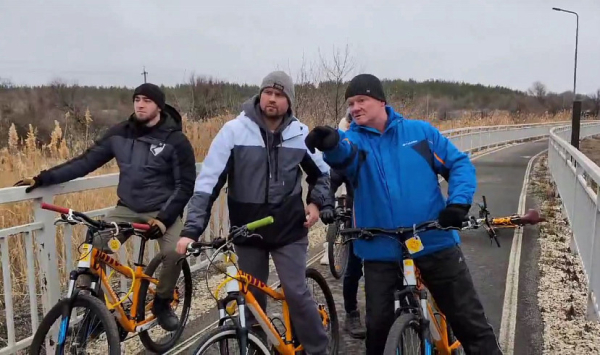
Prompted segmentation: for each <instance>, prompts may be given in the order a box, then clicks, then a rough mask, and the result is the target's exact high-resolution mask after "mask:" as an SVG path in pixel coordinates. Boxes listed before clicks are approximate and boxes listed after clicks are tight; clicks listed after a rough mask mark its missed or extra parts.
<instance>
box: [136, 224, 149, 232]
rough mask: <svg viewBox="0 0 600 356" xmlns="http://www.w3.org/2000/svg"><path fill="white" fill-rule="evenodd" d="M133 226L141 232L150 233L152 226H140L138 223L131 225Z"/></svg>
mask: <svg viewBox="0 0 600 356" xmlns="http://www.w3.org/2000/svg"><path fill="white" fill-rule="evenodd" d="M131 225H132V226H133V228H134V229H136V230H141V231H148V230H150V225H148V224H138V223H133V224H131Z"/></svg>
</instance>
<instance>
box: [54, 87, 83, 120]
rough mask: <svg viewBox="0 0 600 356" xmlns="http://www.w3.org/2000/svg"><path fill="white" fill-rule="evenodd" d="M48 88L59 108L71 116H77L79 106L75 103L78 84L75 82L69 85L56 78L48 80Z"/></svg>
mask: <svg viewBox="0 0 600 356" xmlns="http://www.w3.org/2000/svg"><path fill="white" fill-rule="evenodd" d="M50 90H51V91H52V93H53V95H54V100H55V102H56V105H57V106H58V108H59V109H62V110H64V109H66V110H67V111H69V112H70V113H71V114H72V115H73V116H75V117H76V118H79V116H80V115H79V114H80V108H79V106H78V105H77V99H78V94H79V86H78V85H77V84H72V85H70V84H68V83H67V82H66V81H65V80H63V79H61V78H56V79H54V80H52V81H51V82H50Z"/></svg>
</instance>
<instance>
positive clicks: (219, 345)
mask: <svg viewBox="0 0 600 356" xmlns="http://www.w3.org/2000/svg"><path fill="white" fill-rule="evenodd" d="M192 354H193V355H245V354H246V351H245V350H244V351H241V350H240V343H239V340H238V337H237V329H236V328H235V326H234V325H225V326H222V327H219V328H217V329H213V330H211V331H210V332H209V333H207V334H206V335H204V337H202V339H201V340H200V342H198V346H196V349H195V350H194V352H193V353H192ZM248 355H270V353H269V349H268V347H267V345H265V343H264V341H263V340H262V339H261V338H259V337H258V336H257V335H256V334H255V333H254V332H253V331H251V330H248Z"/></svg>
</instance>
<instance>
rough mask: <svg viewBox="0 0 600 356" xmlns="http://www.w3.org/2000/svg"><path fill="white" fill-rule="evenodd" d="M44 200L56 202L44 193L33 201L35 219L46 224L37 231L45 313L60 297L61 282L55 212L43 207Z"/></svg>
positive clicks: (51, 196)
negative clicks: (57, 254)
mask: <svg viewBox="0 0 600 356" xmlns="http://www.w3.org/2000/svg"><path fill="white" fill-rule="evenodd" d="M42 202H47V203H51V204H52V203H54V196H53V195H51V194H44V195H43V196H42V197H41V198H38V199H35V200H34V202H33V206H34V217H35V221H41V222H42V223H43V224H44V228H43V230H42V231H39V232H36V242H37V248H38V249H37V250H38V258H39V262H40V274H39V278H40V291H41V294H42V305H43V307H44V315H45V314H46V313H48V311H50V308H52V306H53V305H54V304H56V302H58V299H59V298H60V290H59V287H60V283H59V282H58V281H59V277H58V260H57V258H56V226H55V225H54V213H52V212H50V211H48V210H44V209H42V207H41V203H42Z"/></svg>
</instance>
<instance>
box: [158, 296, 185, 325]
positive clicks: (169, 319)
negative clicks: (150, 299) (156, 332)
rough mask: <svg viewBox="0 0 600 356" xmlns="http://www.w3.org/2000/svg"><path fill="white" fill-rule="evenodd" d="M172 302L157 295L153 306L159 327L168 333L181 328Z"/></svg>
mask: <svg viewBox="0 0 600 356" xmlns="http://www.w3.org/2000/svg"><path fill="white" fill-rule="evenodd" d="M170 303H171V300H170V299H164V298H161V297H159V296H158V295H156V296H155V297H154V304H153V305H152V313H153V314H154V315H156V318H157V319H158V325H160V327H161V328H163V329H165V330H167V331H175V330H177V328H178V327H179V318H178V317H177V314H175V312H174V311H173V310H172V309H171V305H170Z"/></svg>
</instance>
